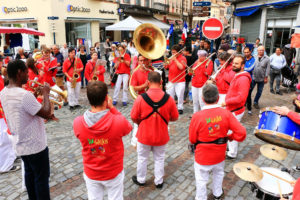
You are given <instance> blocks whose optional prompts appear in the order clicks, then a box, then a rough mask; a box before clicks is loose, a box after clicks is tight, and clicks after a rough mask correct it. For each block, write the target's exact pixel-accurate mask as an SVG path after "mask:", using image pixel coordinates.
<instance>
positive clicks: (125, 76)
mask: <svg viewBox="0 0 300 200" xmlns="http://www.w3.org/2000/svg"><path fill="white" fill-rule="evenodd" d="M128 79H129V75H128V74H119V75H118V79H117V82H116V85H115V90H114V96H113V100H114V101H118V99H119V92H120V89H121V85H122V83H123V97H122V102H127V101H128V97H127V93H128Z"/></svg>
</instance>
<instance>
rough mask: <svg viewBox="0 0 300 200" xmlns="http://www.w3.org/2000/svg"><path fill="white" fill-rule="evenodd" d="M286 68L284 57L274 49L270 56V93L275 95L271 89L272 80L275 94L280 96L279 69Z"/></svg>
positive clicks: (277, 49)
mask: <svg viewBox="0 0 300 200" xmlns="http://www.w3.org/2000/svg"><path fill="white" fill-rule="evenodd" d="M285 66H286V60H285V57H284V55H282V54H281V49H280V48H276V50H275V53H274V54H272V55H271V56H270V92H271V93H273V94H274V93H275V92H274V89H273V83H274V80H275V81H276V86H275V88H276V94H279V95H282V93H281V92H280V90H279V89H280V79H281V69H282V68H284V67H285Z"/></svg>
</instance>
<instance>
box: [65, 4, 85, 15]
mask: <svg viewBox="0 0 300 200" xmlns="http://www.w3.org/2000/svg"><path fill="white" fill-rule="evenodd" d="M67 10H68V12H73V13H75V12H91V9H90V8H84V7H79V6H72V5H70V4H69V5H68V7H67Z"/></svg>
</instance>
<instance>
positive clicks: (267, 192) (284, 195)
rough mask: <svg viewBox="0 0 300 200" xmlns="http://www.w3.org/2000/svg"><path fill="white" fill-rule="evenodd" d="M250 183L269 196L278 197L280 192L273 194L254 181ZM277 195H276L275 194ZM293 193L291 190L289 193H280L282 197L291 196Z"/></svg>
mask: <svg viewBox="0 0 300 200" xmlns="http://www.w3.org/2000/svg"><path fill="white" fill-rule="evenodd" d="M249 183H250V184H253V185H254V186H255V187H256V188H258V189H259V190H261V191H262V192H264V193H266V194H269V195H271V196H274V197H280V194H274V193H271V192H269V191H266V190H265V189H263V188H261V187H259V186H258V185H257V184H256V182H252V183H251V182H249ZM277 195H278V196H277ZM291 195H293V192H291V193H289V194H282V196H283V197H288V196H291Z"/></svg>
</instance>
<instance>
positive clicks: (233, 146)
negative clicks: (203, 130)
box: [227, 112, 245, 158]
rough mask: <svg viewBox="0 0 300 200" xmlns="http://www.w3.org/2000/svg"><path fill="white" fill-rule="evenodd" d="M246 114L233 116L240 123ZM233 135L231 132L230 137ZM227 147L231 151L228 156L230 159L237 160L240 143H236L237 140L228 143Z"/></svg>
mask: <svg viewBox="0 0 300 200" xmlns="http://www.w3.org/2000/svg"><path fill="white" fill-rule="evenodd" d="M244 113H245V112H243V113H241V114H239V115H235V114H234V113H232V114H233V115H234V116H235V118H236V119H237V120H238V121H239V122H240V121H241V120H242V118H243V116H244ZM231 133H232V131H229V132H228V135H229V134H231ZM227 145H228V149H229V151H228V152H227V155H228V156H230V157H233V158H235V157H236V156H237V153H238V147H239V145H238V142H237V141H235V140H233V141H228V142H227Z"/></svg>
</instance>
